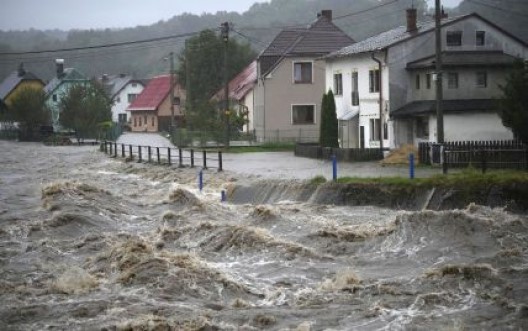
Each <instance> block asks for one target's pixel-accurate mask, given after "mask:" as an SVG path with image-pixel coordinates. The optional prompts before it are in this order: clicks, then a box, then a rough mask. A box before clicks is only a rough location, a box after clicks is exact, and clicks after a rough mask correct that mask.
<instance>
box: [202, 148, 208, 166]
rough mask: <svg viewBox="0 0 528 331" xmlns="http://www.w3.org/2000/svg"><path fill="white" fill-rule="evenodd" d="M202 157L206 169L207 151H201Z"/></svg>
mask: <svg viewBox="0 0 528 331" xmlns="http://www.w3.org/2000/svg"><path fill="white" fill-rule="evenodd" d="M202 158H203V168H204V169H207V152H206V151H205V150H204V151H202Z"/></svg>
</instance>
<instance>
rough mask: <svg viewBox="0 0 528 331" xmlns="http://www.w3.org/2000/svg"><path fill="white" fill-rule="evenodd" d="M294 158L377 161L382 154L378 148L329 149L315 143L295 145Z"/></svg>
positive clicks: (380, 158) (381, 157)
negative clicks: (333, 157)
mask: <svg viewBox="0 0 528 331" xmlns="http://www.w3.org/2000/svg"><path fill="white" fill-rule="evenodd" d="M294 154H295V156H301V157H309V158H312V159H325V160H331V159H332V156H335V158H336V160H337V161H344V162H352V161H378V160H382V159H383V152H382V150H380V149H379V148H331V147H321V146H319V144H316V143H297V144H295V151H294Z"/></svg>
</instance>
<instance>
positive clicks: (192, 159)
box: [191, 149, 194, 168]
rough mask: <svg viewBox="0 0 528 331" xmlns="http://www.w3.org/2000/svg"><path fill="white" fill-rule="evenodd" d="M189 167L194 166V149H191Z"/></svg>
mask: <svg viewBox="0 0 528 331" xmlns="http://www.w3.org/2000/svg"><path fill="white" fill-rule="evenodd" d="M191 168H194V149H191Z"/></svg>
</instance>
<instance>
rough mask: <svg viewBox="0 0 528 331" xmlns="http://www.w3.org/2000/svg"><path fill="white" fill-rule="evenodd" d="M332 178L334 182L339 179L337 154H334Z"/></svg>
mask: <svg viewBox="0 0 528 331" xmlns="http://www.w3.org/2000/svg"><path fill="white" fill-rule="evenodd" d="M332 179H333V180H334V182H336V181H337V158H336V156H335V155H332Z"/></svg>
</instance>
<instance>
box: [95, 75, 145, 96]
mask: <svg viewBox="0 0 528 331" xmlns="http://www.w3.org/2000/svg"><path fill="white" fill-rule="evenodd" d="M103 77H105V78H101V79H100V82H101V83H102V84H103V86H104V88H105V91H106V93H107V94H108V96H109V97H110V98H111V99H113V98H114V97H115V96H116V95H117V94H118V93H119V92H120V91H121V90H122V89H123V88H125V86H127V85H128V84H129V83H138V84H141V85H143V86H144V84H143V82H142V81H140V80H136V79H134V78H132V76H130V75H123V74H120V75H107V76H103Z"/></svg>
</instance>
